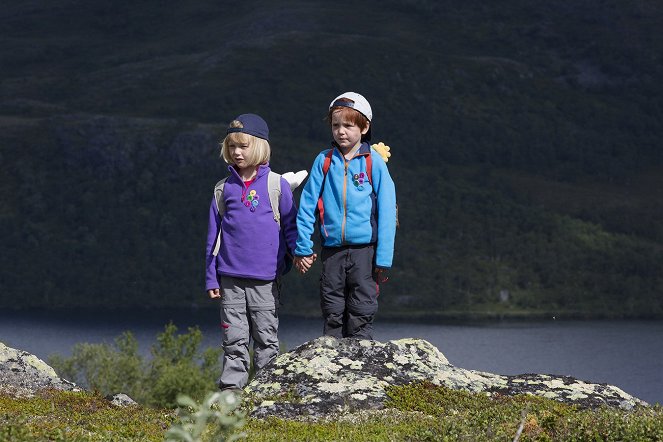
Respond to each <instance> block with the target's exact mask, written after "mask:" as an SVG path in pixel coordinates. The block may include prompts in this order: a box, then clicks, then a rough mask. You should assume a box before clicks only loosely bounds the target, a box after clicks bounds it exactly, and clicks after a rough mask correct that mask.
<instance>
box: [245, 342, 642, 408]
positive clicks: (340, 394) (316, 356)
mask: <svg viewBox="0 0 663 442" xmlns="http://www.w3.org/2000/svg"><path fill="white" fill-rule="evenodd" d="M417 381H429V382H432V383H433V384H436V385H443V386H446V387H449V388H452V389H457V390H466V391H471V392H484V393H487V394H489V395H500V394H501V395H516V394H532V395H537V396H543V397H547V398H550V399H555V400H558V401H562V402H566V403H570V404H577V405H579V406H581V407H597V406H600V405H607V406H614V407H619V408H622V409H632V408H634V407H636V406H638V405H647V403H646V402H643V401H641V400H640V399H637V398H635V397H633V396H631V395H629V394H627V393H625V392H624V391H622V390H620V389H619V388H617V387H615V386H612V385H607V384H595V383H590V382H585V381H581V380H578V379H575V378H572V377H568V376H554V375H545V374H523V375H516V376H503V375H497V374H492V373H485V372H480V371H474V370H465V369H462V368H458V367H455V366H453V365H451V364H449V362H448V361H447V359H446V358H445V357H444V355H443V354H442V353H440V352H439V351H438V349H437V348H435V347H434V346H433V345H432V344H430V343H429V342H427V341H424V340H418V339H401V340H398V341H389V342H387V343H381V342H378V341H369V340H359V339H340V340H339V339H335V338H332V337H329V336H323V337H320V338H317V339H315V340H313V341H310V342H308V343H306V344H303V345H301V346H299V347H297V348H295V349H294V350H292V351H290V352H288V353H284V354H282V355H280V356H278V357H277V358H276V359H274V360H273V361H272V362H271V363H270V364H268V365H267V366H266V367H265V368H264V369H263V370H261V371H260V372H259V373H257V374H256V376H255V378H254V379H253V381H251V383H250V384H249V385H248V386H247V387H246V389H245V391H246V392H247V393H248V394H249V395H250V397H252V398H253V400H254V402H255V404H256V406H255V408H254V410H253V411H252V416H254V417H259V418H262V417H267V416H277V417H281V418H286V419H293V418H295V419H297V418H300V419H301V418H307V419H317V418H323V417H328V416H332V415H338V414H343V413H347V412H354V411H358V410H379V409H382V408H384V403H385V400H386V399H387V395H386V393H385V387H386V386H389V385H404V384H408V383H412V382H417Z"/></svg>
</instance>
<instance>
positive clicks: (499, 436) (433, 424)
mask: <svg viewBox="0 0 663 442" xmlns="http://www.w3.org/2000/svg"><path fill="white" fill-rule="evenodd" d="M389 396H390V401H389V403H388V404H387V409H385V410H380V411H377V412H360V413H356V414H351V415H348V416H346V417H340V418H331V419H328V420H325V421H318V422H307V421H292V420H284V419H274V418H272V419H267V420H256V419H249V420H248V423H247V425H246V426H245V427H244V428H243V429H242V431H244V432H246V440H250V441H300V440H301V441H340V440H348V441H350V440H351V441H459V440H466V441H512V440H514V438H516V437H518V440H520V441H660V440H663V408H662V407H661V406H660V405H655V406H653V407H650V408H639V409H636V410H633V411H630V412H625V411H620V410H615V409H608V408H601V409H597V410H587V409H579V408H577V407H573V406H568V405H565V404H562V403H559V402H555V401H551V400H547V399H541V398H535V397H531V396H518V397H505V396H502V397H497V398H489V397H487V396H485V395H482V394H471V393H466V392H459V391H453V390H449V389H446V388H444V387H438V386H434V385H431V384H418V385H410V386H402V387H392V388H390V389H389ZM175 419H176V418H175V414H174V413H173V412H171V411H169V410H163V409H161V410H159V409H153V408H145V407H141V406H134V407H128V408H119V407H115V406H112V405H110V404H109V403H108V402H107V401H105V400H104V399H103V398H102V397H101V396H99V395H95V394H91V393H68V392H46V393H43V394H41V395H39V396H38V397H35V398H30V399H12V398H8V397H0V441H3V442H4V441H37V440H38V441H42V440H53V441H111V440H112V441H117V440H163V438H164V433H165V431H166V429H167V428H168V427H169V426H170V425H171V424H172V423H173V422H174V421H175Z"/></svg>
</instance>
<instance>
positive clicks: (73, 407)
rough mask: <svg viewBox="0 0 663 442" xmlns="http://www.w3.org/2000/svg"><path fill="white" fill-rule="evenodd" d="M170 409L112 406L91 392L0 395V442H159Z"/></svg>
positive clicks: (170, 418)
mask: <svg viewBox="0 0 663 442" xmlns="http://www.w3.org/2000/svg"><path fill="white" fill-rule="evenodd" d="M174 421H175V413H173V412H172V410H161V409H157V408H148V407H141V406H129V407H116V406H114V405H112V404H111V403H110V402H109V401H107V400H106V399H104V398H103V397H102V396H100V395H99V394H97V393H86V392H82V393H74V392H63V391H44V392H42V393H41V394H39V395H38V396H36V397H33V398H10V397H7V396H2V395H0V441H2V442H18V441H21V442H33V441H34V442H37V441H44V440H49V441H57V442H83V441H108V442H116V441H118V440H131V441H163V438H164V433H165V431H166V429H167V428H168V427H169V426H170V425H171V424H172V423H173V422H174Z"/></svg>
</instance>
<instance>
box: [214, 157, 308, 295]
mask: <svg viewBox="0 0 663 442" xmlns="http://www.w3.org/2000/svg"><path fill="white" fill-rule="evenodd" d="M228 169H229V170H230V176H229V177H228V180H227V181H226V183H225V185H224V188H223V199H224V200H225V202H226V212H225V214H224V215H223V222H222V221H221V217H220V216H219V211H218V209H217V207H216V201H215V200H214V198H213V197H212V203H211V205H210V210H209V227H208V230H207V260H206V261H207V269H206V278H205V279H206V282H205V290H211V289H216V288H219V287H220V285H219V281H218V278H219V276H221V275H223V276H233V277H237V278H252V279H259V280H263V281H271V280H273V279H275V278H276V277H277V275H280V274H281V273H282V272H283V267H284V256H285V253H286V251H287V252H288V253H292V252H293V251H294V250H295V244H296V243H297V221H296V218H297V207H296V206H295V204H294V202H293V198H292V191H291V190H290V185H289V184H288V182H287V181H286V180H285V179H284V178H281V200H280V204H279V211H280V214H281V230H280V231H279V225H278V223H277V222H276V221H274V213H273V212H272V207H271V204H270V203H269V192H268V190H267V176H268V174H269V170H270V169H269V165H261V166H259V167H258V173H257V174H256V177H255V179H254V181H253V182H252V183H251V184H250V185H249V186H248V188H247V187H246V186H245V185H244V181H242V179H241V178H240V176H239V174H238V173H237V170H236V169H235V168H234V167H232V166H230V167H228ZM252 191H255V192H254V194H253V195H251V193H252ZM249 195H251V199H254V200H255V196H257V197H258V198H257V199H258V204H257V206H253V207H254V208H255V211H253V212H252V211H251V210H250V207H247V206H246V205H245V203H247V202H248V203H249V204H251V202H250V201H249ZM219 229H221V247H220V249H219V254H218V255H217V256H216V257H215V256H213V255H212V252H213V250H214V245H215V242H216V238H217V236H218V234H219Z"/></svg>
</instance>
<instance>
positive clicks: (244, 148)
mask: <svg viewBox="0 0 663 442" xmlns="http://www.w3.org/2000/svg"><path fill="white" fill-rule="evenodd" d="M250 148H251V146H250V144H249V143H248V140H247V141H231V142H230V143H228V152H230V158H232V160H233V163H235V165H236V166H237V167H238V168H239V169H245V168H247V167H248V163H247V162H246V156H247V153H248V152H249V149H250Z"/></svg>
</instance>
